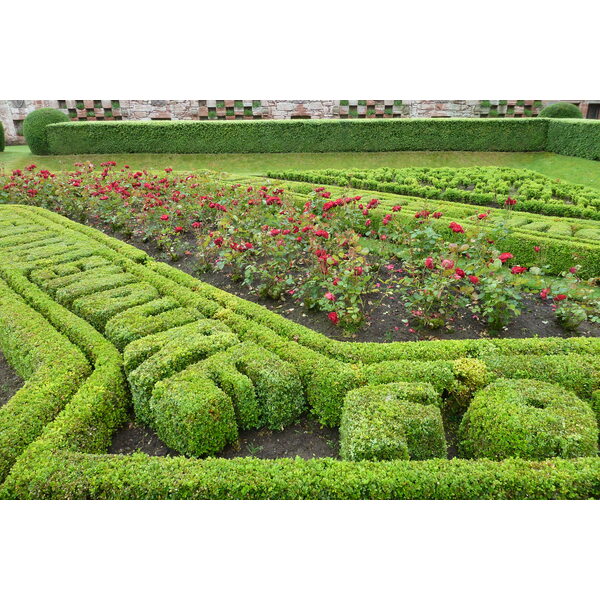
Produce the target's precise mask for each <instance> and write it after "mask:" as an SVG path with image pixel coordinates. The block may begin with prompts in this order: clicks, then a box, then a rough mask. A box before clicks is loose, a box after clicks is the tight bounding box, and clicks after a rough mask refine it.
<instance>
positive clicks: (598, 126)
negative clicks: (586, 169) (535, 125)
mask: <svg viewBox="0 0 600 600" xmlns="http://www.w3.org/2000/svg"><path fill="white" fill-rule="evenodd" d="M546 149H547V150H548V151H550V152H556V153H557V154H566V155H567V156H579V157H580V158H589V159H590V160H600V121H598V120H586V119H549V123H548V142H547V145H546Z"/></svg>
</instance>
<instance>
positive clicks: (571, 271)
mask: <svg viewBox="0 0 600 600" xmlns="http://www.w3.org/2000/svg"><path fill="white" fill-rule="evenodd" d="M569 273H577V267H571V268H570V269H569Z"/></svg>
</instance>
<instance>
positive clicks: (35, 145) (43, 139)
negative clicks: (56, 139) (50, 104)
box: [23, 108, 70, 154]
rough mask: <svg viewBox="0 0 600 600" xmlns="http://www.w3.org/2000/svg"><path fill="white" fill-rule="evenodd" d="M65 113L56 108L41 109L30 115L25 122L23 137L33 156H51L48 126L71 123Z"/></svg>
mask: <svg viewBox="0 0 600 600" xmlns="http://www.w3.org/2000/svg"><path fill="white" fill-rule="evenodd" d="M69 120H70V119H69V117H68V116H67V115H65V113H63V112H61V111H60V110H57V109H56V108H40V109H38V110H34V111H33V112H31V113H29V114H28V115H27V116H26V117H25V121H24V122H23V135H24V136H25V141H26V142H27V145H28V146H29V149H30V150H31V152H32V153H33V154H50V147H49V146H48V136H47V133H46V125H50V124H51V123H63V122H65V121H69Z"/></svg>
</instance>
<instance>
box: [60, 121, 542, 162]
mask: <svg viewBox="0 0 600 600" xmlns="http://www.w3.org/2000/svg"><path fill="white" fill-rule="evenodd" d="M547 127H548V123H547V121H546V120H544V119H537V118H532V119H527V118H526V119H518V120H517V119H385V120H376V119H344V120H339V119H330V120H328V119H306V120H279V121H277V120H273V121H241V122H240V121H218V122H205V121H162V122H161V121H114V122H113V121H108V122H90V123H87V122H73V123H65V124H58V125H52V126H49V127H48V138H49V142H50V148H51V152H52V154H114V153H129V152H131V153H136V152H155V153H176V154H189V153H211V154H212V153H223V152H230V153H247V152H389V151H399V150H462V151H506V152H535V151H541V150H545V148H546V135H547V131H546V130H547Z"/></svg>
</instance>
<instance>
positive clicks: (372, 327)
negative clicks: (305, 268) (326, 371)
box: [106, 231, 600, 343]
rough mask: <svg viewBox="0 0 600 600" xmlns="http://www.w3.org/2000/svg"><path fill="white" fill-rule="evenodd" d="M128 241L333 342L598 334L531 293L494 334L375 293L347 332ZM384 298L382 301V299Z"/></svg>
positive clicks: (188, 259)
mask: <svg viewBox="0 0 600 600" xmlns="http://www.w3.org/2000/svg"><path fill="white" fill-rule="evenodd" d="M106 233H108V234H109V235H112V236H113V237H118V238H119V239H123V238H122V237H121V236H119V235H118V234H116V235H115V234H114V233H111V232H110V231H107V232H106ZM125 241H127V243H129V244H132V245H133V246H136V247H137V248H139V249H141V250H144V251H145V252H147V253H148V254H149V255H150V256H152V257H153V258H155V259H157V260H160V261H163V262H166V263H167V264H170V265H171V266H173V267H176V268H178V269H180V270H182V271H184V272H186V273H189V274H191V275H193V276H195V277H197V278H198V279H200V280H202V281H204V282H206V283H209V284H211V285H214V286H215V287H218V288H220V289H222V290H225V291H228V292H230V293H232V294H235V295H236V296H239V297H240V298H245V299H246V300H251V301H252V302H256V303H257V304H260V305H262V306H265V307H266V308H268V309H269V310H272V311H273V312H276V313H278V314H280V315H282V316H284V317H286V318H288V319H290V320H291V321H295V322H296V323H299V324H301V325H305V326H306V327H309V328H310V329H313V330H314V331H318V332H319V333H322V334H324V335H326V336H327V337H330V338H332V339H335V340H351V341H354V342H380V343H381V342H383V343H385V342H402V341H418V340H460V339H479V338H486V337H493V336H495V337H499V338H528V337H535V336H538V337H574V336H584V337H600V325H596V324H594V323H589V322H588V321H586V322H584V323H582V324H581V325H580V327H579V329H578V330H577V331H575V332H571V331H566V330H565V329H563V328H562V327H561V326H560V325H559V324H558V323H557V322H556V319H555V318H554V311H553V306H552V302H551V301H550V300H545V301H544V300H541V299H540V298H539V296H538V295H536V294H527V295H525V299H524V307H523V312H522V313H521V315H520V316H518V317H517V318H515V319H514V320H513V321H512V322H511V323H510V325H509V326H508V327H507V328H505V329H504V330H503V331H501V332H499V333H496V334H493V335H492V334H491V333H490V332H489V331H488V330H487V328H486V327H485V324H484V323H482V322H481V321H479V320H477V319H475V318H473V316H472V315H471V314H464V315H460V316H457V317H456V318H455V319H454V320H453V321H452V322H451V323H449V326H448V327H447V328H444V329H436V330H426V329H425V330H418V329H415V328H414V326H413V325H411V324H410V322H407V323H404V322H403V320H404V321H409V320H410V317H411V315H410V314H409V313H408V311H407V310H406V309H405V308H404V306H403V305H402V304H400V302H399V301H398V300H395V299H394V298H393V297H391V296H383V295H379V294H378V295H375V294H372V295H370V296H367V297H366V312H367V313H368V314H367V321H366V323H365V325H364V326H363V327H362V328H361V329H360V330H359V331H357V332H356V333H354V334H351V335H348V334H346V333H345V332H344V331H343V330H342V328H341V327H338V326H336V325H334V324H333V323H331V321H329V319H328V318H327V315H326V313H324V312H321V311H316V310H308V309H306V308H304V307H303V306H302V305H301V304H299V303H297V302H294V301H293V300H292V299H291V298H290V299H286V300H283V301H276V300H270V299H264V298H259V297H258V296H257V295H256V294H254V293H252V292H251V291H250V290H249V289H248V288H246V287H245V286H243V285H242V284H240V283H237V282H234V281H232V279H231V276H230V275H229V274H228V273H227V272H226V271H219V272H215V273H199V272H198V263H197V261H196V259H195V258H194V257H193V256H183V257H182V258H181V259H180V260H178V261H176V262H173V261H171V260H170V259H169V258H167V257H166V256H165V254H164V253H162V252H159V251H157V250H156V248H155V247H154V246H153V245H151V244H149V243H144V242H141V241H140V240H136V239H126V240H125ZM381 277H382V278H383V279H391V278H393V277H394V273H393V272H392V273H391V275H390V273H389V272H388V271H387V270H385V269H383V268H382V272H381ZM382 298H383V299H382ZM411 330H412V331H411Z"/></svg>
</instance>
